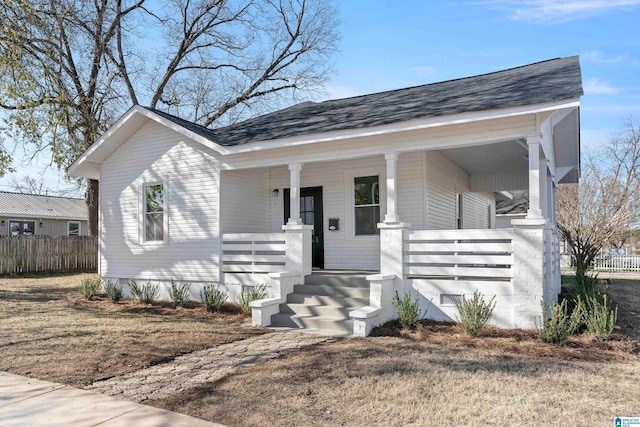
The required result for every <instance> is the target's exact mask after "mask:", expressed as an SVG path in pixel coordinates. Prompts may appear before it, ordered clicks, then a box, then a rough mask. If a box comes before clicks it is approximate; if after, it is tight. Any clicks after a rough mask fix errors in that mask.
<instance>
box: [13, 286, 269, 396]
mask: <svg viewBox="0 0 640 427" xmlns="http://www.w3.org/2000/svg"><path fill="white" fill-rule="evenodd" d="M81 278H82V275H68V276H53V277H52V276H49V277H44V276H40V277H26V278H0V370H1V371H8V372H11V373H14V374H18V375H27V376H31V377H35V378H39V379H43V380H49V381H55V382H61V383H65V384H70V385H73V386H84V385H87V384H91V383H92V382H94V381H97V380H101V379H106V378H109V377H112V376H115V375H121V374H124V373H127V372H131V371H136V370H139V369H142V368H145V367H148V366H151V365H154V364H158V363H162V362H164V361H168V360H171V359H173V358H174V357H176V356H178V355H180V354H184V353H190V352H192V351H195V350H200V349H204V348H209V347H214V346H216V345H220V344H224V343H228V342H232V341H236V340H239V339H243V338H247V337H249V336H252V335H256V334H262V333H265V332H268V331H266V330H264V329H261V328H253V327H251V325H250V319H249V318H248V317H246V316H243V315H241V314H235V313H229V312H227V313H222V314H212V313H207V312H206V311H205V310H204V309H203V308H202V307H201V306H200V305H199V304H193V305H191V306H190V307H189V308H179V309H177V310H174V309H172V308H170V307H169V305H168V303H157V304H154V305H152V306H143V305H141V304H139V303H138V302H136V301H131V300H125V301H123V302H120V303H119V304H117V305H116V304H113V303H111V302H110V301H107V300H105V299H98V300H96V301H86V300H84V299H82V298H81V297H80V291H79V284H80V280H81ZM228 311H229V310H228Z"/></svg>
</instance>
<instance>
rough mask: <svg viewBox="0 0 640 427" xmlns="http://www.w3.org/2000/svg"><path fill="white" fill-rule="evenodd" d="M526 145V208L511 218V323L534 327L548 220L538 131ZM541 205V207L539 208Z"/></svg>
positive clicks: (543, 286)
mask: <svg viewBox="0 0 640 427" xmlns="http://www.w3.org/2000/svg"><path fill="white" fill-rule="evenodd" d="M527 145H528V147H529V210H528V211H527V216H526V217H525V218H524V219H519V220H515V219H514V220H513V221H511V224H512V225H513V231H514V237H513V258H514V264H513V267H512V269H513V273H512V274H513V279H512V284H513V299H514V301H515V302H516V303H515V304H514V310H513V325H514V326H515V327H517V328H534V327H536V326H537V325H539V324H540V318H541V316H543V315H544V314H543V312H542V307H541V306H540V301H542V300H543V299H544V300H545V301H546V299H547V298H545V297H546V295H547V294H548V290H547V286H548V285H547V284H548V283H549V281H548V275H547V271H548V270H547V269H548V267H547V265H548V259H547V247H546V244H545V237H546V235H548V234H547V233H546V231H547V230H546V225H547V223H548V220H547V219H545V216H548V211H549V209H548V203H547V199H546V193H547V185H548V184H547V161H546V159H544V160H543V161H540V148H541V147H540V145H541V137H540V135H531V136H528V137H527ZM543 208H544V209H543Z"/></svg>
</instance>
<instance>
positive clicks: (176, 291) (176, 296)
mask: <svg viewBox="0 0 640 427" xmlns="http://www.w3.org/2000/svg"><path fill="white" fill-rule="evenodd" d="M189 289H191V283H188V282H183V281H182V280H180V281H179V282H178V283H176V282H174V281H173V279H171V287H170V288H169V297H170V298H171V303H172V305H173V308H177V307H181V306H184V303H185V302H187V301H189Z"/></svg>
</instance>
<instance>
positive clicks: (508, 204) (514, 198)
mask: <svg viewBox="0 0 640 427" xmlns="http://www.w3.org/2000/svg"><path fill="white" fill-rule="evenodd" d="M528 209H529V193H527V192H526V191H524V190H515V191H501V192H499V193H496V228H511V220H514V219H524V218H526V216H527V210H528Z"/></svg>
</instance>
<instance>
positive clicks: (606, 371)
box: [152, 281, 640, 426]
mask: <svg viewBox="0 0 640 427" xmlns="http://www.w3.org/2000/svg"><path fill="white" fill-rule="evenodd" d="M639 285H640V282H631V281H614V282H613V283H612V285H610V286H609V287H608V289H607V291H608V292H609V293H610V295H611V296H612V298H613V299H614V300H615V301H616V302H617V303H619V305H620V311H619V324H620V325H621V327H620V328H618V329H617V330H616V332H615V334H614V335H613V336H612V338H611V339H610V340H608V341H604V342H599V341H596V340H594V339H593V338H591V337H589V336H588V335H586V334H583V335H580V336H577V337H572V338H571V339H570V340H569V342H568V343H567V345H566V346H562V347H557V346H553V345H549V344H544V343H542V342H540V341H539V340H538V339H537V335H536V333H535V331H522V330H519V331H505V330H500V329H493V328H488V329H486V330H485V331H484V332H483V333H482V334H481V336H480V337H476V338H471V337H467V336H466V335H465V334H464V332H463V331H462V329H461V328H460V327H459V326H458V325H455V324H443V323H435V322H428V321H426V322H423V323H422V325H421V326H420V327H419V328H418V329H417V330H416V331H415V332H411V333H406V332H402V333H400V332H399V331H398V328H397V327H395V326H393V325H390V326H388V327H386V328H380V329H379V330H378V331H377V332H378V333H379V334H381V335H396V337H394V336H378V337H370V338H367V339H357V338H350V339H344V340H340V341H338V342H335V343H331V344H326V345H320V346H316V347H312V348H309V349H306V350H303V351H301V352H298V353H294V354H290V355H287V356H284V357H281V358H279V359H276V360H272V361H269V362H267V363H264V364H262V365H259V366H251V367H249V368H247V369H245V370H243V371H241V372H239V373H237V374H234V375H231V376H229V377H227V378H226V379H224V380H222V381H219V382H217V383H212V384H208V385H207V386H205V387H202V388H199V389H194V390H191V391H190V392H188V393H186V394H183V395H180V396H174V397H172V398H170V399H165V400H162V401H156V402H152V404H153V405H156V406H161V407H163V408H167V409H172V410H176V411H179V412H184V413H188V414H190V415H194V416H196V417H199V418H203V419H207V420H210V421H216V422H221V423H224V424H227V425H229V426H270V425H301V426H303V425H304V426H306V425H310V426H311V425H318V426H407V425H417V426H441V425H491V426H494V425H514V426H515V425H517V426H527V425H530V426H541V425H557V424H564V425H584V426H596V425H612V424H613V419H614V418H615V417H616V416H638V415H639V414H640V357H639V356H638V343H637V341H635V340H633V339H632V338H630V337H629V336H628V335H625V334H623V333H626V334H628V333H631V334H634V333H635V336H636V337H637V334H638V331H639V330H640V318H639V317H638V314H637V313H638V310H639V309H638V307H640V305H639V304H638V303H639V302H640V301H639V300H640V286H639Z"/></svg>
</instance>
